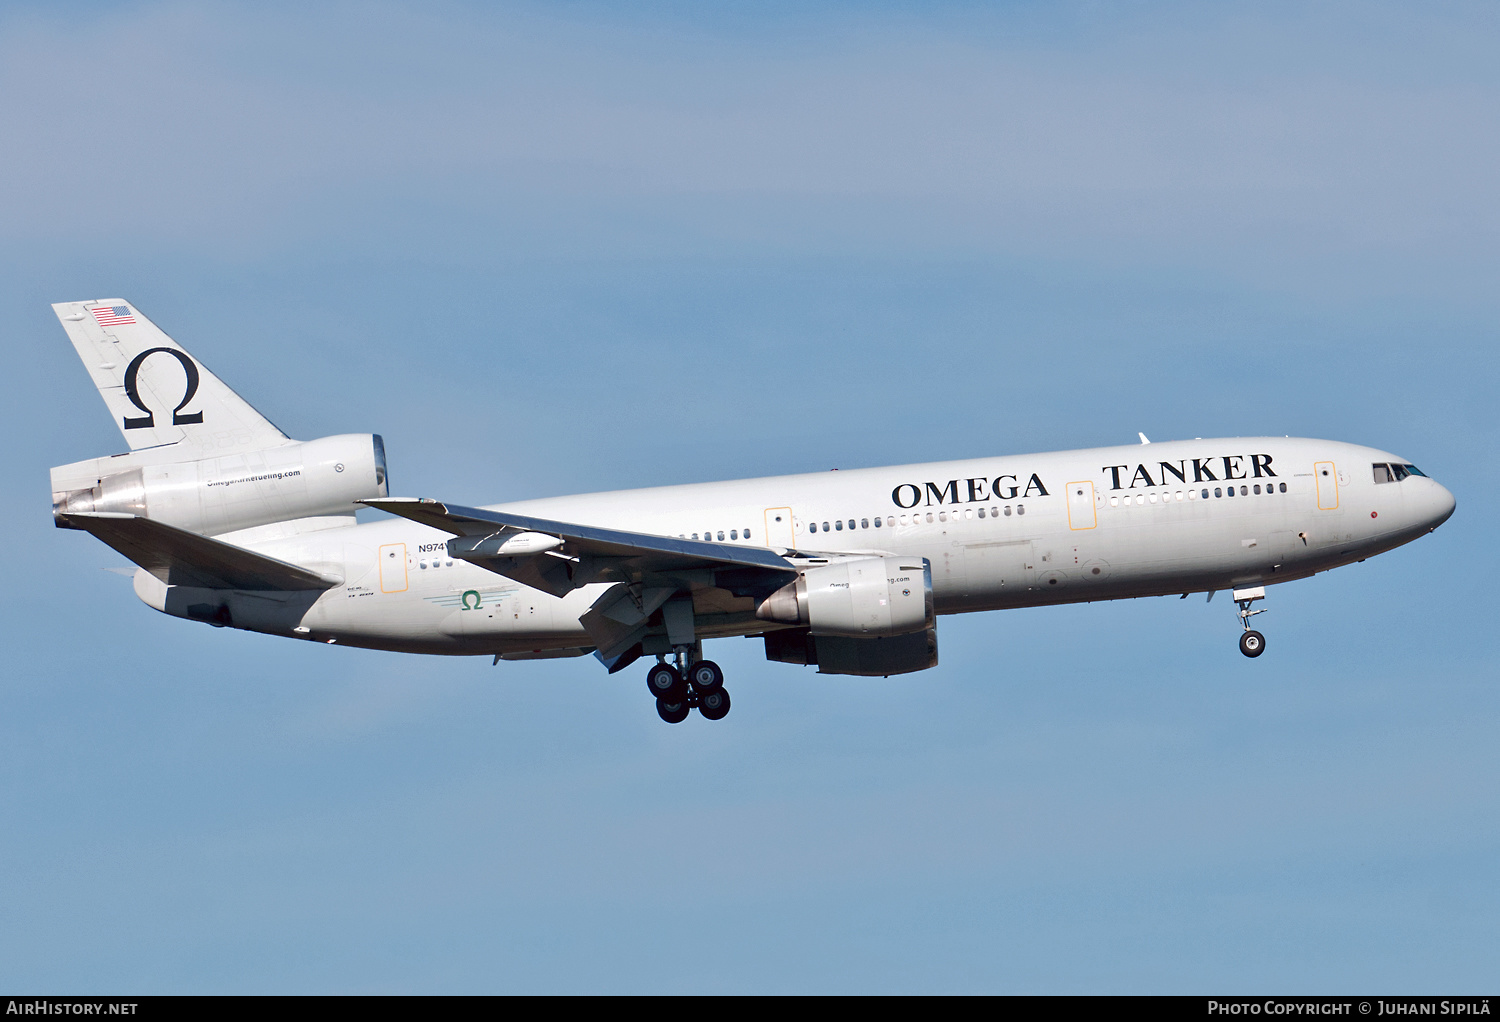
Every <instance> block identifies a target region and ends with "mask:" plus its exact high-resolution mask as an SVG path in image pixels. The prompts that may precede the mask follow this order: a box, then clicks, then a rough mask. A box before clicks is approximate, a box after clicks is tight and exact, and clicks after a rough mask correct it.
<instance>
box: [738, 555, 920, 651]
mask: <svg viewBox="0 0 1500 1022" xmlns="http://www.w3.org/2000/svg"><path fill="white" fill-rule="evenodd" d="M755 616H756V617H758V618H760V619H761V620H762V621H777V622H780V623H782V624H789V625H806V626H807V627H808V629H809V630H810V631H811V632H812V634H813V635H842V636H849V637H851V638H871V637H873V636H881V635H906V634H908V633H910V632H916V631H920V630H923V629H926V628H928V627H930V626H931V625H932V624H933V609H932V567H931V565H929V564H928V563H927V561H926V560H925V559H923V558H919V557H916V558H914V557H858V558H852V559H850V560H845V561H834V562H833V563H832V564H822V565H816V566H811V567H808V568H805V569H803V570H802V571H801V572H800V573H799V575H798V577H797V581H795V582H792V583H790V584H788V585H785V586H783V587H782V588H780V589H778V590H776V592H774V593H772V594H771V595H770V596H768V597H766V599H765V600H763V601H762V602H761V604H760V606H759V607H757V608H756V609H755Z"/></svg>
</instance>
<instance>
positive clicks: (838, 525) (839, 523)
mask: <svg viewBox="0 0 1500 1022" xmlns="http://www.w3.org/2000/svg"><path fill="white" fill-rule="evenodd" d="M833 527H834V528H835V529H837V530H839V531H840V532H843V531H844V523H843V521H842V520H840V521H837V522H834V523H833Z"/></svg>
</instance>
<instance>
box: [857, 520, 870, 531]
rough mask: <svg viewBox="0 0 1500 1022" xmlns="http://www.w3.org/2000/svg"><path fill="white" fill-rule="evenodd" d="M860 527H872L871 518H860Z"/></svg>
mask: <svg viewBox="0 0 1500 1022" xmlns="http://www.w3.org/2000/svg"><path fill="white" fill-rule="evenodd" d="M859 527H860V528H861V529H868V528H869V527H870V520H869V519H868V518H861V519H860V520H859Z"/></svg>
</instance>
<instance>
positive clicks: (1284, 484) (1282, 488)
mask: <svg viewBox="0 0 1500 1022" xmlns="http://www.w3.org/2000/svg"><path fill="white" fill-rule="evenodd" d="M1281 492H1282V493H1285V492H1286V483H1282V484H1281Z"/></svg>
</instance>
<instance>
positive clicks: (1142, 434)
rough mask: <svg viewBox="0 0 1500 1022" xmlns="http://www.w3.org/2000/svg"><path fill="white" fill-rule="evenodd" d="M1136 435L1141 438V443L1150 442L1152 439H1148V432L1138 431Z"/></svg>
mask: <svg viewBox="0 0 1500 1022" xmlns="http://www.w3.org/2000/svg"><path fill="white" fill-rule="evenodd" d="M1136 436H1138V437H1140V438H1141V443H1143V444H1149V443H1150V442H1151V441H1150V440H1147V439H1146V434H1144V433H1137V434H1136Z"/></svg>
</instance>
